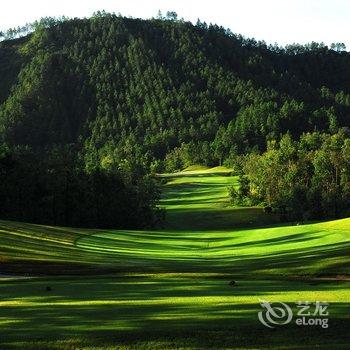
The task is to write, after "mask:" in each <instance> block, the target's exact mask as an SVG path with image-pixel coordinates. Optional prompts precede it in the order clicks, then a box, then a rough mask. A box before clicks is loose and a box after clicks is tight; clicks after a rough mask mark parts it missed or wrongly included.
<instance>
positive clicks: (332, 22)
mask: <svg viewBox="0 0 350 350" xmlns="http://www.w3.org/2000/svg"><path fill="white" fill-rule="evenodd" d="M97 10H106V11H108V12H115V13H119V12H120V13H121V14H122V15H124V16H132V17H139V18H151V17H155V16H156V15H157V13H158V10H161V11H162V12H163V13H166V12H167V11H169V10H171V11H176V12H177V13H178V16H179V17H183V18H184V19H185V20H190V21H192V22H196V21H197V19H198V18H200V19H201V20H202V21H206V22H207V23H208V24H209V23H216V24H218V25H221V26H223V27H225V28H230V29H231V30H232V32H234V33H237V34H242V35H244V36H245V37H254V38H255V39H257V40H265V41H266V42H267V43H272V44H273V43H275V42H277V43H278V44H280V45H286V44H291V43H301V44H304V43H308V42H312V41H316V42H324V43H325V44H327V45H329V44H331V43H333V42H343V43H345V44H346V46H347V50H348V51H349V50H350V0H214V1H208V0H153V1H149V0H97V1H96V0H78V1H75V0H58V1H57V0H55V1H51V0H30V1H28V0H24V1H23V0H17V1H6V2H2V3H0V30H4V29H7V28H10V27H16V26H20V25H23V24H25V23H27V22H32V21H34V20H36V19H39V18H40V17H45V16H52V17H57V16H61V15H65V16H68V17H86V16H90V15H91V14H92V13H93V12H95V11H97Z"/></svg>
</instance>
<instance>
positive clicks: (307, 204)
mask: <svg viewBox="0 0 350 350" xmlns="http://www.w3.org/2000/svg"><path fill="white" fill-rule="evenodd" d="M244 171H245V173H246V177H244V178H245V179H248V181H249V182H248V183H246V182H245V183H244V186H243V187H242V189H239V190H235V191H233V192H232V193H231V197H232V200H233V201H235V200H236V201H237V200H238V201H239V202H244V201H247V200H251V201H252V202H256V203H259V202H265V203H267V205H268V206H271V207H272V208H273V209H274V211H275V212H277V213H279V214H280V215H281V218H282V219H283V220H292V219H297V220H303V219H321V218H327V217H328V218H339V217H345V216H349V215H350V209H349V208H350V132H349V130H348V129H342V130H340V131H339V132H338V133H337V134H334V135H329V134H321V133H312V134H305V135H302V136H301V138H300V140H299V142H295V141H293V140H292V139H291V137H290V135H285V136H284V137H283V138H282V139H281V141H280V142H279V144H278V145H273V146H271V145H270V147H269V149H268V151H266V152H265V153H263V154H262V155H251V156H250V157H249V160H248V161H247V163H246V165H245V167H244ZM247 185H248V190H247ZM242 192H245V193H244V194H243V193H242Z"/></svg>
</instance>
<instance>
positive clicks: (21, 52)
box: [0, 13, 350, 227]
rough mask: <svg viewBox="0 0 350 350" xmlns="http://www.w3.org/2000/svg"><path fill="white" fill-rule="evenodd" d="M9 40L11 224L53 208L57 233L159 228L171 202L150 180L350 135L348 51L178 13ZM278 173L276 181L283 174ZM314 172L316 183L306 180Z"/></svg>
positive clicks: (0, 68)
mask: <svg viewBox="0 0 350 350" xmlns="http://www.w3.org/2000/svg"><path fill="white" fill-rule="evenodd" d="M28 28H29V30H30V31H31V32H30V33H28V34H27V35H24V36H22V37H20V38H15V37H16V35H17V34H19V33H21V32H23V31H26V30H28ZM7 34H8V35H7V37H6V35H5V40H3V41H2V42H0V81H1V84H0V138H1V139H0V143H1V144H2V145H3V148H2V150H1V152H0V154H1V157H0V158H1V159H0V161H1V162H2V168H1V169H2V172H1V174H0V175H1V181H2V183H3V186H2V187H1V188H0V196H1V197H2V198H6V200H2V203H3V208H2V209H1V208H0V209H1V210H2V213H3V214H2V215H3V216H4V215H5V217H7V218H15V219H23V220H24V219H26V220H32V221H33V220H34V221H39V222H40V221H42V218H43V215H44V214H42V213H43V212H45V211H43V208H50V210H49V214H48V213H47V212H46V214H45V218H46V219H47V218H49V219H47V220H46V221H48V222H51V223H52V222H53V223H57V224H74V225H89V226H93V225H95V226H103V225H104V224H105V223H106V222H107V223H108V225H109V226H113V225H115V226H118V227H119V226H120V227H130V225H131V222H133V215H134V214H133V213H135V212H137V213H138V214H137V216H138V218H139V220H138V221H137V220H134V222H136V221H137V224H135V225H136V226H145V225H149V224H151V223H152V222H154V216H153V214H152V212H154V206H155V202H156V198H157V189H156V187H154V184H152V183H151V182H150V179H149V178H148V177H147V175H146V174H147V173H149V172H160V171H164V170H167V171H173V170H176V169H180V168H183V167H185V166H187V165H190V164H194V163H199V164H204V165H217V164H222V163H226V164H228V165H232V164H236V165H237V163H242V159H244V158H241V159H240V161H238V162H237V157H238V156H239V157H240V155H243V154H246V153H259V152H260V153H261V152H265V151H266V150H267V149H268V147H267V145H271V144H278V142H279V141H280V140H283V135H285V134H288V135H289V137H291V138H292V139H294V140H296V139H299V138H300V137H304V136H303V135H305V134H307V133H313V134H312V135H314V136H313V138H315V139H317V138H322V139H323V140H324V139H327V137H328V136H326V133H328V134H336V133H337V132H338V131H339V130H342V131H341V132H342V135H347V134H348V133H347V132H346V131H344V130H345V129H344V127H349V126H350V84H349V82H350V53H348V52H346V51H345V50H344V47H343V45H342V44H334V45H332V47H331V48H328V47H326V46H325V45H323V44H317V43H312V44H310V45H306V46H301V45H297V44H295V45H290V46H287V47H286V48H281V47H278V46H267V45H266V44H265V43H264V42H256V41H255V40H254V39H245V38H244V37H242V36H240V35H235V34H233V33H232V32H231V31H230V30H226V29H224V28H222V27H219V26H217V25H209V26H208V25H207V24H206V23H202V22H200V21H198V22H197V24H196V25H193V24H191V23H189V22H185V21H183V20H178V19H177V16H176V14H174V13H170V14H169V15H168V16H167V18H162V17H158V18H154V19H151V20H141V19H133V18H125V17H121V16H116V15H113V14H106V13H97V14H95V15H94V16H93V17H91V18H88V19H66V18H63V19H59V20H54V19H50V18H49V19H43V20H42V21H39V22H36V23H35V24H34V25H30V26H29V27H28V26H26V27H23V28H20V29H19V31H18V32H16V30H12V31H9V32H8V33H7ZM9 37H10V38H11V37H12V39H9ZM322 135H323V136H322ZM347 142H348V141H346V140H345V141H344V144H347ZM319 147H323V146H321V144H320V145H319ZM68 150H69V151H68ZM339 150H341V147H340V148H339ZM341 151H342V150H341ZM276 152H277V151H276ZM342 152H343V151H342ZM267 154H268V156H270V153H267ZM268 156H266V157H268ZM303 159H304V158H303ZM33 162H35V164H37V166H33ZM315 162H316V161H315ZM250 164H252V167H253V162H252V161H251V163H250ZM344 164H345V163H344ZM346 164H347V163H346ZM312 166H313V163H312V161H310V163H309V168H308V169H313V168H312ZM329 166H330V167H331V166H332V164H331V163H330V165H329ZM253 168H254V167H253ZM282 168H283V166H281V169H282ZM23 169H25V170H23ZM62 169H65V170H62ZM264 169H265V168H264ZM266 169H267V170H266V172H265V173H264V176H265V175H266V174H269V173H271V172H273V171H274V168H268V167H267V168H266ZM314 170H315V169H314ZM314 170H310V173H307V174H306V175H305V173H304V174H303V176H304V178H306V180H305V181H306V182H304V184H307V183H308V181H309V180H310V181H311V179H312V178H313V174H314V173H313V171H314ZM330 171H332V170H330ZM246 173H247V174H248V175H249V179H250V181H251V186H253V187H251V188H250V189H252V188H254V186H255V188H259V193H260V195H259V196H255V195H254V193H250V197H252V198H254V200H256V199H257V198H258V199H259V201H265V203H268V204H274V203H282V202H283V200H282V199H281V198H280V197H278V198H279V199H278V200H277V199H276V201H275V202H273V201H272V202H273V203H272V202H271V201H270V200H269V198H270V197H271V196H270V192H269V190H268V189H267V188H264V190H262V189H261V186H262V183H264V181H265V180H266V179H264V181H263V180H261V181H262V182H261V183H260V184H258V183H256V181H257V180H256V179H258V178H259V179H261V176H262V175H261V174H260V173H252V171H251V170H249V171H248V170H247V171H246ZM40 174H44V175H42V176H39V175H40ZM26 176H27V177H26ZM55 176H58V178H59V179H60V181H61V183H60V185H57V183H55ZM266 176H268V175H266ZM21 177H22V179H21V181H19V179H20V178H21ZM23 177H24V179H23ZM344 178H345V177H344ZM346 178H347V177H346ZM33 179H36V180H35V181H33ZM68 179H70V180H68ZM242 181H243V182H244V181H245V180H244V179H243V178H242ZM286 181H287V182H288V179H286ZM315 181H316V180H315ZM336 181H338V182H339V181H340V180H339V179H338V178H337V180H336ZM28 183H30V184H31V186H28ZM265 183H267V182H266V181H265ZM19 184H21V186H22V187H20V185H19ZM70 186H73V187H70ZM337 186H338V185H337V184H335V187H336V188H338V187H339V186H340V185H339V186H338V187H337ZM282 187H283V186H282ZM282 187H281V188H282ZM21 188H22V189H23V191H22V190H20V197H18V196H19V194H18V193H17V192H18V191H17V192H16V189H17V190H18V189H21ZM102 188H103V191H102ZM242 188H244V186H243V187H242ZM300 188H302V186H301V187H300ZM339 188H340V187H339ZM344 188H348V187H347V185H346V186H345V187H344ZM319 190H320V191H321V190H322V189H319ZM293 191H294V190H291V191H289V192H288V196H289V197H288V196H285V197H283V198H284V202H288V201H289V200H290V198H291V196H292V194H291V193H294V192H295V191H294V192H293ZM339 191H343V190H339ZM253 192H254V191H253ZM296 192H298V191H296ZM9 193H12V195H13V198H12V197H11V196H10V197H9ZM101 193H104V195H103V196H102V195H101ZM115 193H118V196H114V194H115ZM298 193H300V191H299V192H298ZM68 194H69V195H71V196H69V195H68ZM83 194H84V195H83ZM85 194H86V196H85ZM236 195H237V194H235V193H234V196H236ZM246 195H248V193H247V194H246ZM21 196H22V197H23V198H22V197H21ZM281 196H282V194H281ZM315 196H316V197H317V194H316V195H315ZM335 196H338V195H335ZM346 196H347V195H346ZM71 197H72V198H71ZM248 197H249V196H248ZM292 197H293V196H292ZM316 197H313V198H316ZM17 198H22V200H21V203H19V202H18V201H17V202H18V203H17V204H16V205H14V208H13V207H12V205H13V203H15V199H17ZM81 198H84V199H83V201H85V202H86V203H88V202H89V201H90V203H94V204H93V206H92V207H91V208H88V206H87V207H86V208H85V209H84V210H83V212H84V213H85V214H83V213H82V210H80V209H79V210H80V211H79V210H75V211H74V210H73V209H72V208H76V207H77V206H76V205H75V204H76V203H77V202H79V200H80V199H81ZM332 198H333V197H332ZM337 198H343V199H344V196H343V192H342V193H341V195H340V196H338V197H337ZM346 198H347V197H346ZM57 201H58V202H57ZM117 202H119V208H117V206H118V205H117ZM311 202H312V201H311ZM311 202H310V203H311ZM4 203H7V204H4ZM11 203H12V204H11ZM25 203H31V205H30V206H26V205H24V204H25ZM36 206H37V207H36ZM106 207H109V208H112V209H111V211H105V212H104V215H102V216H101V215H100V213H101V212H102V211H103V208H106ZM120 207H122V208H124V209H123V210H120ZM24 209H26V210H24ZM117 209H118V210H117ZM72 210H73V213H71V214H69V215H68V212H70V211H72ZM4 213H5V214H4ZM38 213H39V214H38ZM126 213H127V214H126ZM114 214H115V215H114ZM121 217H122V218H124V219H121ZM135 225H134V226H135Z"/></svg>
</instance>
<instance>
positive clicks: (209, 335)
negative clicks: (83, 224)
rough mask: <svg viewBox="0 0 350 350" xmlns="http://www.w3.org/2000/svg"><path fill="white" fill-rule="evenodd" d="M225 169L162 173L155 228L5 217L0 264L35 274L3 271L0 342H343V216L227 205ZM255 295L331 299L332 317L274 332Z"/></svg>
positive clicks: (108, 345)
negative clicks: (308, 218) (313, 219)
mask: <svg viewBox="0 0 350 350" xmlns="http://www.w3.org/2000/svg"><path fill="white" fill-rule="evenodd" d="M230 172H231V170H230V169H224V168H220V169H217V168H216V169H214V170H208V169H203V168H201V169H187V171H184V172H182V173H177V174H175V175H170V174H168V175H164V177H165V178H166V180H167V183H166V184H165V185H164V196H163V199H162V206H163V207H166V208H167V209H168V215H167V222H166V225H165V227H164V228H162V229H160V230H151V231H111V230H84V229H72V228H60V227H48V226H40V225H30V224H24V223H15V222H5V221H0V253H1V258H0V262H1V267H0V274H1V273H6V272H7V273H9V272H12V273H15V274H17V275H24V274H25V273H28V274H29V275H30V277H25V278H23V277H20V276H18V277H7V278H4V277H3V278H0V297H1V299H0V307H1V308H0V310H1V314H0V329H1V333H0V349H1V350H3V349H12V348H16V349H115V348H116V346H118V349H206V348H208V349H235V348H237V349H239V348H241V349H257V348H259V349H261V348H266V349H270V348H271V349H274V348H284V349H297V348H310V347H316V348H317V347H318V348H324V349H333V348H344V349H346V348H347V344H348V342H349V341H350V339H349V336H348V335H347V334H348V332H347V330H348V326H349V322H350V319H349V313H348V310H349V301H350V296H349V295H350V294H349V282H347V281H345V280H342V279H339V276H340V275H342V276H348V274H349V272H350V271H349V266H350V256H349V251H350V219H344V220H338V221H332V222H325V223H313V224H308V225H294V226H293V225H285V226H281V225H278V224H277V223H276V218H275V217H273V216H269V215H267V214H265V213H263V211H262V210H261V208H232V207H230V206H229V203H228V197H227V187H228V186H230V185H232V184H233V185H234V184H235V182H236V181H237V179H236V178H235V177H231V176H230V175H229V174H230ZM267 224H269V226H268V227H258V226H261V225H267ZM43 273H49V274H50V275H51V276H46V277H45V276H41V277H40V276H37V277H33V276H32V275H33V274H43ZM53 275H56V276H53ZM73 275H74V276H73ZM315 276H319V277H320V276H321V277H322V276H323V279H318V280H313V278H314V277H315ZM336 276H338V278H337V277H336ZM326 277H327V278H326ZM328 277H332V278H328ZM232 279H234V280H235V281H237V286H236V287H234V288H232V287H230V286H229V284H228V283H229V281H231V280H232ZM46 286H50V287H51V288H52V291H51V292H47V291H46ZM259 299H262V300H268V301H271V302H273V301H276V302H277V301H282V302H288V303H290V304H291V305H293V303H295V302H297V301H299V300H309V301H313V302H315V301H318V300H321V301H322V300H324V301H328V302H329V303H330V310H329V311H330V328H329V329H327V330H324V329H322V328H317V327H313V328H312V327H304V328H300V327H297V326H296V325H292V324H290V325H288V326H284V327H281V328H279V329H278V331H276V332H273V331H271V330H269V329H267V328H265V327H264V326H262V325H261V324H260V323H259V322H258V320H257V313H258V311H260V306H259ZM253 334H254V335H253Z"/></svg>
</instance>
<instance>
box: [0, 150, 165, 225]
mask: <svg viewBox="0 0 350 350" xmlns="http://www.w3.org/2000/svg"><path fill="white" fill-rule="evenodd" d="M76 154H77V152H76V150H75V149H72V148H71V147H69V146H62V147H53V148H51V149H50V150H49V151H46V152H45V153H44V152H42V153H41V154H40V155H37V154H35V153H33V152H32V151H29V150H28V149H16V150H15V151H12V152H11V151H9V150H8V149H4V148H3V149H2V150H1V154H0V216H1V218H2V219H10V220H17V221H29V222H36V223H43V224H53V225H65V226H85V227H104V228H108V227H112V228H138V227H148V226H151V225H153V224H154V223H155V221H156V220H157V215H156V210H155V203H156V201H157V199H158V198H159V193H158V191H157V189H156V186H155V184H154V182H153V180H152V179H151V178H147V177H146V178H142V177H139V178H138V179H137V181H133V183H132V184H130V183H129V181H128V179H127V178H125V174H122V173H121V172H117V171H114V170H109V171H105V170H103V169H97V168H96V169H93V170H92V171H86V170H85V169H84V167H83V165H82V164H81V162H80V161H79V160H78V159H77V156H76ZM134 176H135V175H134ZM135 177H136V176H135Z"/></svg>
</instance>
